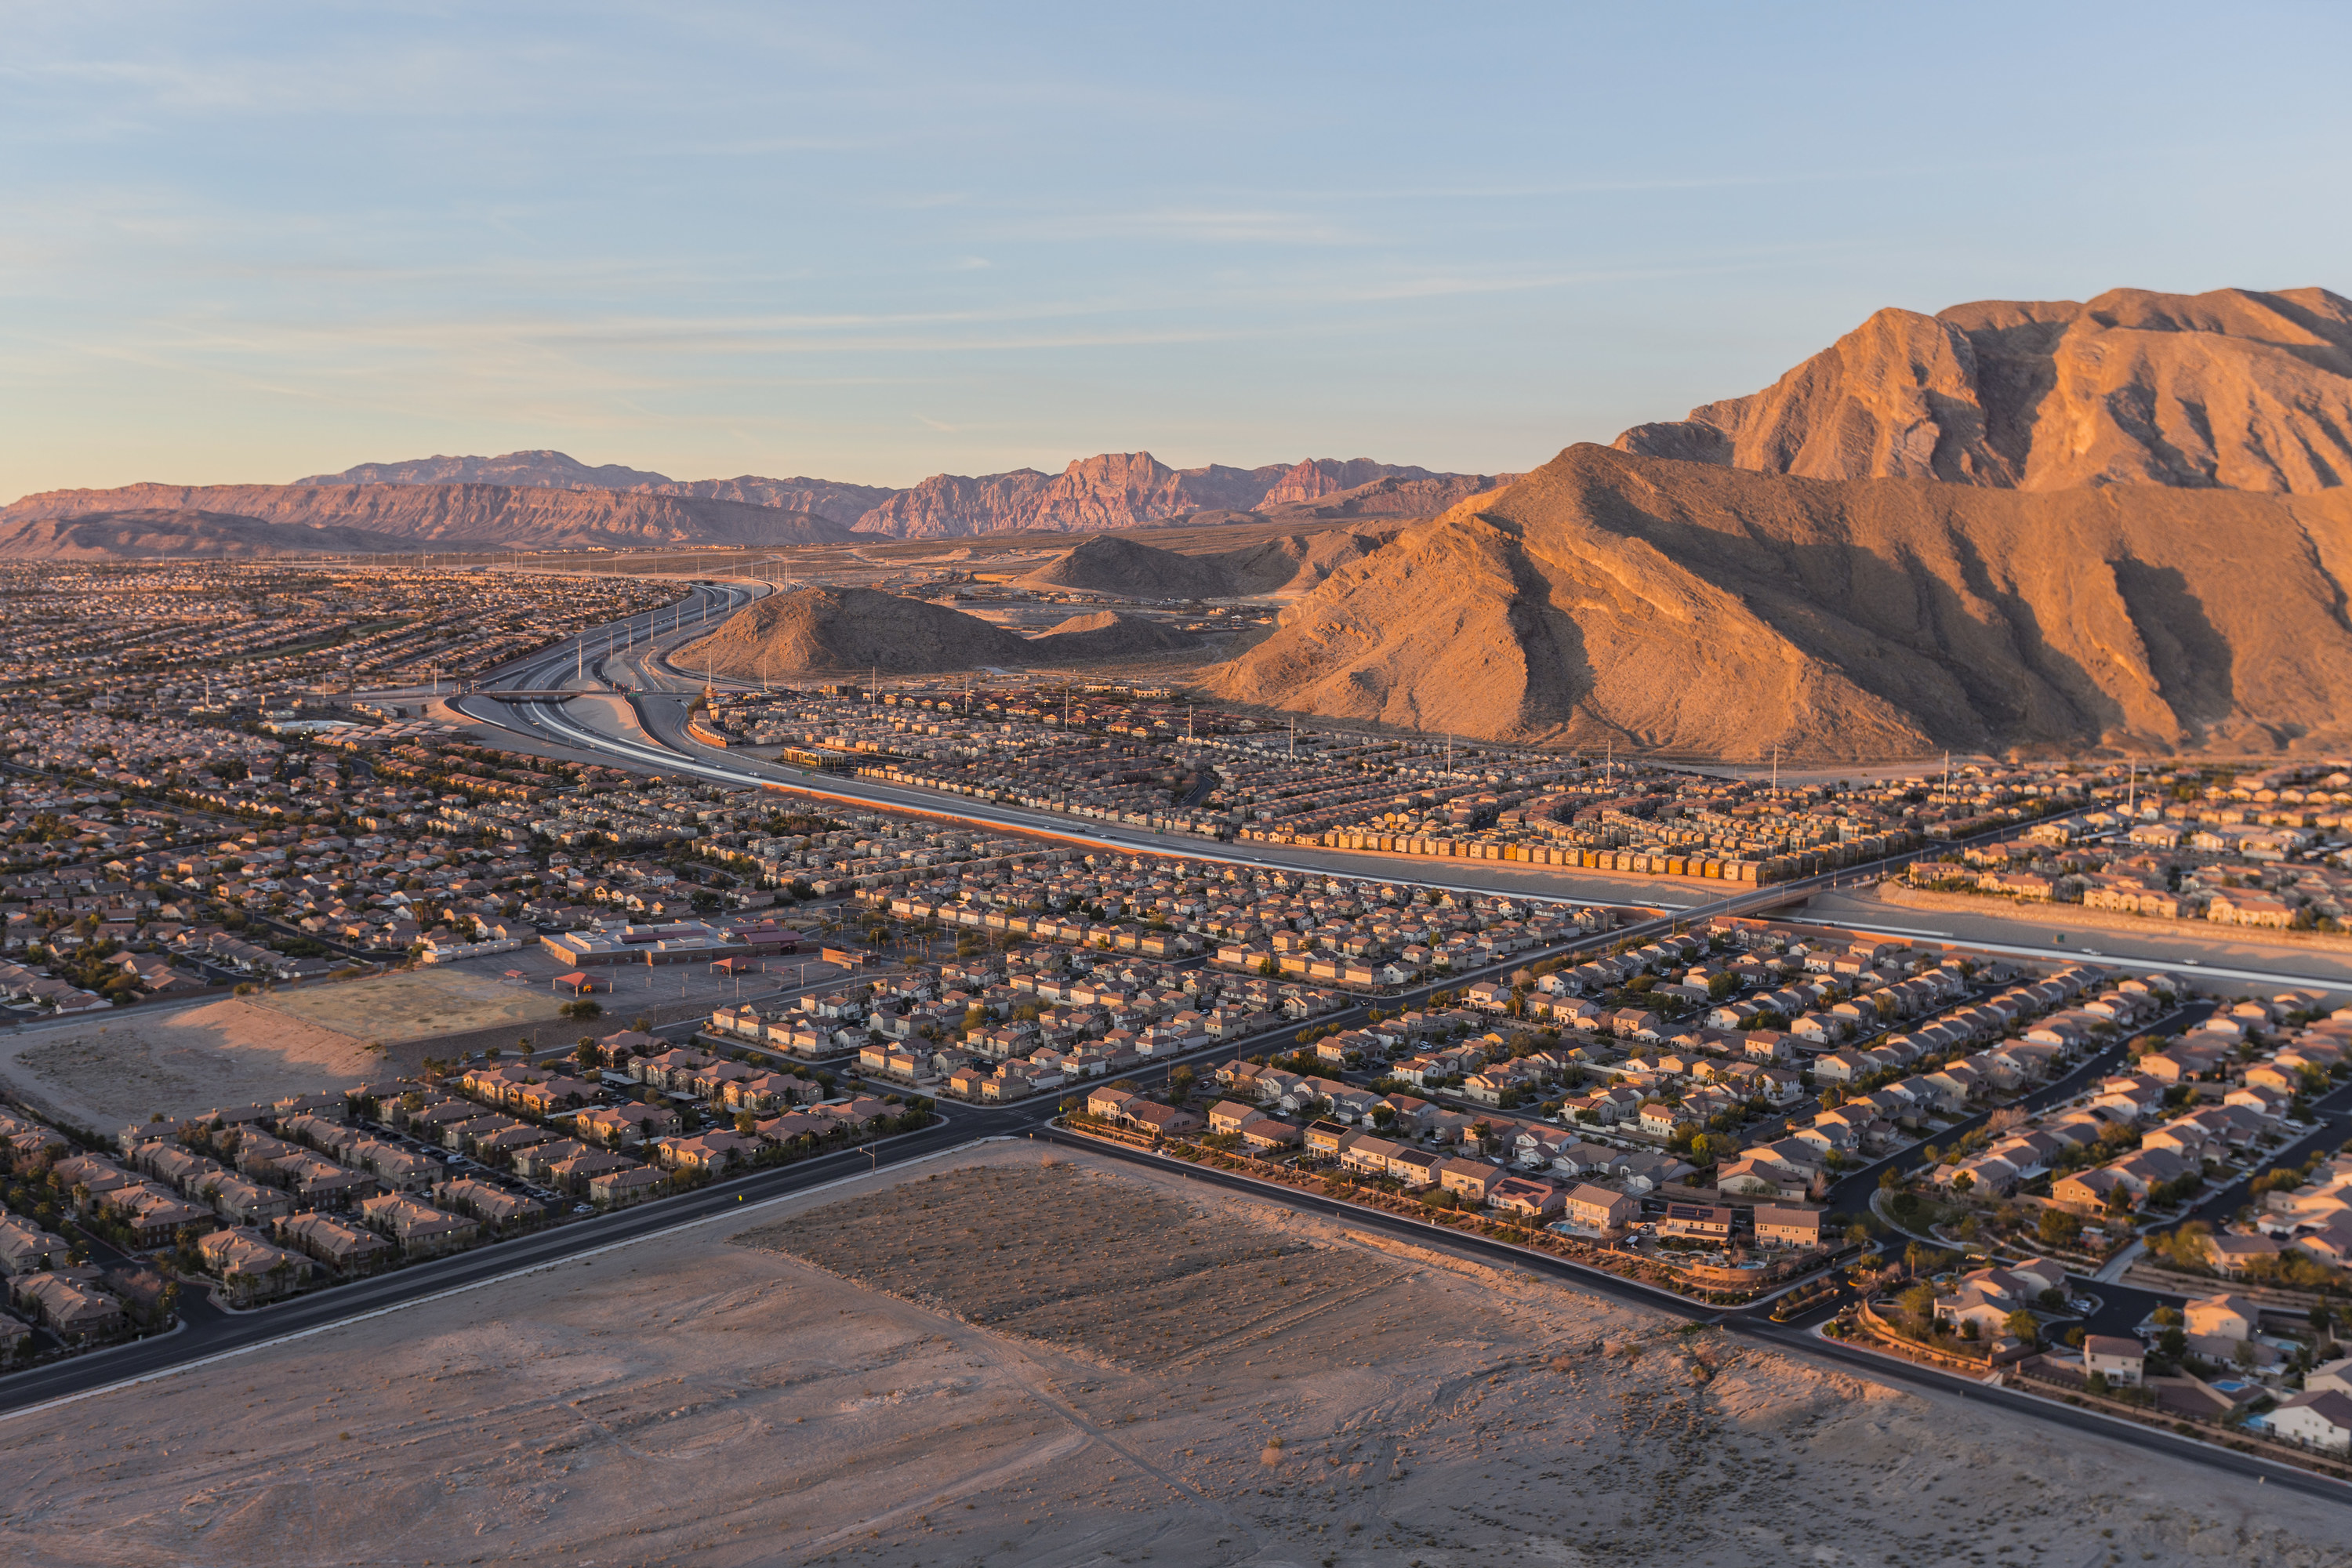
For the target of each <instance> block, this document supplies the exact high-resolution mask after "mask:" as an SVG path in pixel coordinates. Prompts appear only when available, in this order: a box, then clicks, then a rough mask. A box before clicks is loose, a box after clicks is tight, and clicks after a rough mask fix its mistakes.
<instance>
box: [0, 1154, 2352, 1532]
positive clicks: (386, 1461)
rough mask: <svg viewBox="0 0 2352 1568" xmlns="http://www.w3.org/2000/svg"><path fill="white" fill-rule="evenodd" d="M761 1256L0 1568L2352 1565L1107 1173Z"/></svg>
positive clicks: (417, 1332)
mask: <svg viewBox="0 0 2352 1568" xmlns="http://www.w3.org/2000/svg"><path fill="white" fill-rule="evenodd" d="M934 1175H936V1176H937V1177H938V1179H937V1180H936V1181H934V1180H931V1179H930V1178H931V1177H932V1176H934ZM1097 1215H1099V1216H1100V1217H1099V1218H1097V1217H1095V1216H1097ZM893 1220H903V1221H904V1222H905V1226H906V1228H905V1230H904V1231H903V1232H894V1231H891V1230H888V1229H885V1228H881V1227H882V1226H884V1225H886V1224H887V1223H889V1222H891V1221H893ZM737 1228H738V1230H739V1232H740V1234H739V1235H738V1236H737V1237H736V1238H735V1239H736V1242H737V1244H736V1245H727V1244H725V1236H724V1227H722V1226H704V1227H699V1228H698V1229H696V1230H693V1231H689V1232H686V1233H683V1234H680V1235H677V1236H674V1237H667V1238H664V1239H660V1240H656V1241H653V1242H649V1243H646V1244H643V1245H641V1246H638V1247H631V1248H627V1249H625V1250H623V1251H620V1252H616V1253H613V1254H608V1255H606V1256H605V1257H604V1258H597V1259H594V1260H593V1261H591V1262H588V1263H581V1264H571V1265H566V1266H563V1267H562V1268H556V1269H551V1270H549V1271H545V1272H542V1273H539V1274H535V1275H531V1276H528V1277H526V1278H523V1279H517V1280H513V1281H509V1282H507V1283H505V1284H501V1285H496V1286H492V1287H488V1288H487V1289H482V1290H478V1291H474V1292H471V1293H468V1294H466V1295H462V1296H457V1297H453V1298H449V1299H446V1300H441V1301H437V1302H435V1303H432V1304H430V1305H426V1306H423V1307H418V1308H415V1309H411V1310H408V1311H406V1312H404V1313H401V1314H398V1315H395V1316H394V1317H392V1318H388V1319H378V1320H374V1321H370V1322H367V1323H363V1324H358V1325H354V1326H352V1328H350V1329H346V1330H337V1331H331V1332H328V1333H324V1334H320V1335H317V1336H314V1337H312V1338H310V1339H306V1340H302V1341H299V1342H294V1343H291V1344H288V1345H284V1346H280V1347H278V1348H275V1349H271V1350H267V1351H263V1352H256V1353H255V1354H252V1355H249V1356H246V1357H242V1358H240V1359H238V1360H236V1361H233V1362H228V1363H222V1364H220V1365H217V1366H215V1367H211V1368H206V1369H204V1370H202V1371H199V1372H194V1373H188V1374H185V1375H184V1376H181V1377H178V1378H174V1379H170V1380H166V1381H164V1382H162V1383H157V1384H146V1385H142V1386H141V1387H139V1388H135V1389H131V1390H125V1391H123V1392H121V1393H118V1394H109V1395H104V1396H100V1397H99V1398H95V1399H91V1400H88V1401H84V1402H82V1403H79V1404H77V1405H70V1406H67V1407H64V1408H62V1409H58V1410H56V1411H52V1412H49V1413H47V1414H43V1415H32V1416H26V1417H22V1418H18V1419H16V1420H12V1421H8V1422H5V1423H0V1477H5V1480H0V1556H5V1559H6V1560H8V1561H12V1562H19V1563H26V1564H32V1565H37V1568H46V1565H50V1564H65V1563H73V1564H84V1563H107V1564H132V1563H136V1564H140V1565H141V1568H147V1565H151V1564H182V1563H190V1564H193V1563H238V1564H256V1565H275V1564H295V1563H368V1564H374V1563H517V1562H520V1563H542V1562H544V1563H557V1562H562V1563H572V1564H581V1565H585V1564H591V1563H600V1564H613V1563H695V1564H706V1563H715V1564H735V1563H742V1564H752V1563H761V1564H764V1563H817V1562H839V1563H849V1562H856V1563H903V1564H929V1565H942V1564H971V1563H1001V1564H1004V1565H1006V1568H1013V1565H1014V1564H1023V1565H1026V1564H1045V1565H1048V1568H1062V1565H1067V1568H1076V1565H1078V1564H1095V1563H1110V1562H1119V1563H1140V1562H1143V1561H1145V1560H1150V1561H1151V1562H1153V1563H1171V1564H1185V1565H1190V1564H1195V1563H1265V1564H1273V1563H1297V1564H1306V1563H1331V1564H1335V1565H1337V1564H1357V1563H1363V1564H1380V1565H1382V1568H1409V1565H1411V1564H1413V1563H1421V1564H1423V1565H1425V1568H1441V1565H1447V1568H1452V1565H1460V1568H1470V1565H1472V1564H1478V1565H1481V1568H1483V1565H1485V1564H1488V1563H1505V1562H1512V1561H1527V1562H1541V1563H1595V1564H1597V1563H1668V1562H1671V1563H1687V1564H1692V1565H1699V1564H1708V1563H1713V1564H1718V1565H1721V1568H1732V1565H1735V1564H1748V1563H1839V1564H1892V1563H1907V1564H1932V1563H2008V1564H2019V1565H2023V1564H2037V1563H2039V1564H2057V1563H2063V1564H2068V1565H2069V1568H2073V1565H2075V1564H2122V1563H2134V1564H2137V1563H2141V1562H2147V1561H2155V1562H2162V1563H2179V1562H2184V1561H2199V1560H2202V1561H2214V1562H2244V1563H2280V1564H2295V1565H2302V1564H2316V1563H2344V1562H2347V1560H2352V1551H2347V1548H2346V1546H2345V1545H2344V1542H2346V1540H2347V1518H2352V1515H2347V1512H2346V1511H2345V1510H2343V1509H2341V1508H2338V1507H2335V1506H2331V1505H2326V1504H2322V1503H2318V1502H2315V1501H2309V1500H2303V1499H2301V1498H2299V1497H2296V1496H2294V1495H2291V1494H2284V1493H2282V1492H2281V1491H2280V1490H2279V1489H2276V1488H2271V1489H2255V1488H2252V1487H2251V1486H2247V1485H2244V1484H2242V1483H2240V1482H2238V1481H2235V1480H2232V1479H2217V1478H2214V1477H2211V1476H2210V1475H2209V1474H2207V1473H2206V1472H2203V1471H2201V1470H2200V1469H2198V1468H2195V1467H2193V1466H2190V1465H2188V1464H2185V1463H2179V1462H2175V1461H2171V1460H2168V1459H2158V1458H2147V1457H2146V1456H2143V1455H2141V1454H2139V1453H2138V1452H2137V1451H2136V1450H2133V1449H2129V1448H2126V1447H2120V1446H2116V1445H2112V1444H2108V1443H2106V1442H2104V1441H2102V1440H2099V1439H2094V1438H2084V1437H2082V1436H2075V1435H2073V1434H2070V1433H2065V1432H2063V1431H2060V1430H2058V1429H2055V1428H2052V1427H2047V1426H2041V1425H2038V1424H2032V1423H2021V1422H2017V1421H2014V1420H2011V1419H2009V1418H2006V1417H2002V1416H1999V1415H1994V1414H1992V1413H1990V1412H1986V1411H1982V1410H1980V1409H1978V1408H1977V1407H1975V1406H1972V1405H1969V1404H1968V1403H1966V1402H1964V1401H1959V1400H1945V1399H1940V1398H1926V1397H1921V1396H1918V1395H1916V1394H1907V1393H1899V1392H1895V1391H1892V1390H1890V1389H1887V1388H1884V1387H1881V1386H1878V1385H1875V1384H1869V1383H1866V1382H1862V1381H1858V1380H1855V1379H1853V1378H1848V1377H1845V1376H1842V1375H1839V1374H1836V1373H1826V1372H1823V1371H1822V1370H1821V1369H1819V1368H1817V1367H1814V1366H1812V1365H1810V1364H1806V1363H1797V1362H1793V1361H1790V1360H1789V1359H1787V1358H1785V1357H1782V1356H1780V1355H1779V1354H1778V1353H1775V1352H1765V1351H1759V1350H1756V1349H1753V1348H1749V1347H1745V1346H1742V1345H1740V1344H1738V1343H1736V1342H1731V1341H1728V1340H1727V1339H1725V1338H1724V1337H1722V1336H1720V1335H1717V1334H1714V1333H1711V1332H1706V1331H1701V1332H1697V1333H1685V1332H1683V1331H1680V1328H1679V1326H1678V1325H1677V1324H1675V1323H1674V1322H1672V1321H1668V1320H1665V1319H1663V1318H1659V1317H1656V1316H1654V1315H1652V1314H1649V1313H1646V1312H1643V1311H1638V1310H1629V1309H1622V1308H1616V1307H1611V1306H1607V1305H1604V1304H1601V1303H1600V1302H1597V1301H1595V1300H1592V1299H1590V1298H1587V1297H1584V1296H1581V1295H1579V1294H1576V1293H1574V1292H1572V1291H1568V1290H1563V1289H1559V1288H1556V1287H1551V1286H1544V1285H1538V1284H1536V1283H1534V1282H1532V1281H1530V1280H1528V1279H1525V1278H1522V1277H1517V1276H1514V1275H1510V1274H1507V1273H1504V1272H1499V1271H1496V1270H1494V1269H1491V1268H1485V1267H1483V1266H1480V1265H1476V1264H1471V1263H1465V1262H1462V1261H1459V1260H1455V1259H1452V1258H1448V1257H1446V1256H1444V1255H1443V1254H1441V1253H1438V1252H1434V1251H1426V1250H1423V1249H1419V1248H1413V1247H1402V1246H1399V1245H1396V1244H1387V1245H1382V1244H1381V1243H1380V1242H1378V1241H1376V1240H1374V1239H1373V1238H1371V1237H1368V1236H1366V1235H1365V1234H1364V1233H1361V1232H1356V1231H1351V1230H1349V1228H1348V1227H1346V1226H1344V1225H1341V1224H1339V1223H1327V1222H1323V1221H1319V1220H1309V1219H1306V1218H1303V1217H1301V1216H1297V1215H1291V1214H1289V1213H1287V1212H1286V1211H1284V1210H1281V1209H1278V1208H1274V1207H1270V1206H1266V1205H1257V1204H1255V1203H1252V1202H1249V1201H1245V1200H1239V1199H1228V1198H1225V1197H1223V1196H1220V1195H1215V1194H1207V1193H1205V1192H1203V1191H1202V1190H1200V1189H1195V1188H1192V1187H1191V1186H1189V1185H1187V1184H1182V1183H1181V1180H1180V1179H1179V1178H1176V1177H1173V1176H1170V1177H1167V1178H1164V1179H1162V1178H1157V1177H1141V1176H1138V1175H1135V1174H1133V1173H1130V1172H1129V1171H1128V1170H1126V1169H1125V1168H1123V1167H1114V1166H1110V1165H1108V1163H1104V1164H1102V1165H1101V1166H1100V1167H1099V1168H1097V1163H1095V1162H1093V1161H1092V1160H1091V1159H1082V1160H1081V1161H1080V1162H1079V1163H1076V1164H1075V1165H1066V1166H1063V1167H1061V1168H1048V1167H1046V1166H1045V1165H1044V1164H1043V1163H1041V1161H1040V1158H1039V1154H1038V1152H1036V1151H1035V1150H1034V1149H1029V1148H1024V1147H1022V1146H1020V1145H1013V1144H1005V1145H997V1146H995V1147H994V1148H993V1149H991V1150H988V1151H968V1152H963V1153H960V1154H957V1155H952V1156H949V1157H948V1158H946V1159H945V1160H942V1161H939V1162H933V1163H930V1164H929V1165H927V1166H922V1167H918V1168H916V1169H915V1170H914V1171H913V1172H911V1173H908V1174H904V1175H898V1174H886V1175H883V1176H880V1177H877V1178H871V1179H866V1178H861V1179H858V1180H857V1181H856V1182H855V1183H854V1184H851V1185H849V1186H848V1187H846V1188H845V1189H842V1190H836V1191H834V1192H830V1193H825V1194H815V1195H813V1196H812V1197H810V1198H807V1199H803V1200H797V1201H796V1202H795V1203H793V1204H792V1205H777V1206H773V1207H769V1208H767V1209H765V1210H764V1212H761V1213H760V1214H758V1215H754V1216H752V1217H751V1219H750V1220H749V1221H748V1222H747V1223H746V1224H745V1225H743V1226H739V1227H737ZM999 1242H1003V1243H1004V1244H1005V1245H1004V1247H1003V1250H1002V1251H1000V1250H999V1249H998V1247H997V1244H998V1243H999ZM778 1248H786V1249H789V1250H778ZM810 1259H816V1260H821V1261H822V1262H823V1264H824V1267H822V1268H821V1267H819V1266H818V1263H817V1262H813V1261H809V1260H810ZM835 1269H838V1270H840V1274H838V1275H837V1274H836V1273H835V1272H833V1271H832V1270H835ZM1269 1274H1270V1275H1271V1278H1269V1277H1268V1276H1269ZM851 1275H855V1276H857V1277H860V1278H864V1279H870V1280H872V1281H873V1282H874V1284H875V1285H877V1287H882V1288H885V1289H887V1291H888V1293H887V1294H885V1293H883V1290H882V1289H866V1288H864V1287H861V1286H860V1285H857V1284H855V1283H852V1282H851V1281H850V1279H848V1278H845V1277H844V1276H851ZM1277 1440H1278V1441H1277ZM2110 1532H2111V1533H2110Z"/></svg>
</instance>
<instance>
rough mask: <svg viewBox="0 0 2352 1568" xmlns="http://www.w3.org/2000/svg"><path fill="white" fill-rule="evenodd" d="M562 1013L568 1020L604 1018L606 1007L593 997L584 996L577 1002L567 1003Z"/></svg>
mask: <svg viewBox="0 0 2352 1568" xmlns="http://www.w3.org/2000/svg"><path fill="white" fill-rule="evenodd" d="M561 1011H562V1014H563V1016H565V1017H567V1018H576V1019H583V1020H585V1019H589V1018H601V1017H603V1016H604V1004H603V1003H602V1002H599V1001H597V1000H596V999H595V998H594V997H593V996H583V997H581V998H580V999H579V1000H578V1001H576V1002H566V1003H565V1004H564V1005H563V1006H562V1009H561Z"/></svg>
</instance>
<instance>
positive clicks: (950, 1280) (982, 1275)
mask: <svg viewBox="0 0 2352 1568" xmlns="http://www.w3.org/2000/svg"><path fill="white" fill-rule="evenodd" d="M734 1239H735V1240H736V1241H737V1242H738V1243H740V1244H741V1245H743V1246H747V1247H768V1248H772V1249H773V1250H776V1251H781V1252H789V1253H791V1254H793V1256H794V1257H797V1258H805V1259H807V1260H808V1261H809V1262H811V1263H814V1264H815V1265H816V1266H817V1267H819V1268H824V1269H825V1270H827V1271H828V1272H830V1273H834V1274H838V1275H840V1276H842V1277H843V1278H844V1279H849V1280H851V1281H853V1282H855V1283H856V1284H859V1285H864V1286H867V1287H869V1288H871V1289H881V1290H887V1291H888V1292H890V1293H891V1294H893V1295H896V1296H899V1297H902V1298H904V1299H906V1300H911V1301H915V1302H918V1303H919V1304H921V1305H923V1306H927V1307H932V1308H936V1309H940V1310H946V1311H950V1312H952V1313H954V1314H956V1315H957V1316H959V1317H961V1318H962V1319H964V1320H965V1321H969V1322H971V1323H974V1324H976V1325H978V1326H980V1327H982V1328H987V1329H993V1330H996V1331H1000V1332H1003V1333H1011V1334H1018V1335H1020V1336H1021V1337H1023V1338H1024V1339H1031V1340H1037V1341H1040V1342H1044V1343H1045V1344H1049V1345H1053V1346H1055V1347H1057V1348H1059V1349H1062V1350H1066V1351H1069V1352H1073V1353H1075V1354H1077V1355H1081V1356H1085V1357H1087V1358H1088V1359H1091V1360H1095V1361H1098V1362H1100V1363H1103V1364H1105V1365H1120V1366H1129V1367H1148V1368H1153V1369H1164V1368H1167V1367H1170V1366H1172V1365H1176V1364H1179V1363H1184V1362H1188V1361H1191V1360H1193V1359H1195V1358H1196V1357H1198V1356H1199V1355H1201V1354H1202V1352H1206V1351H1208V1350H1210V1349H1212V1348H1213V1347H1219V1346H1229V1345H1232V1344H1238V1343H1242V1342H1248V1341H1251V1340H1254V1339H1259V1338H1265V1337H1266V1336H1267V1335H1268V1334H1270V1333H1271V1332H1272V1331H1274V1330H1276V1328H1278V1327H1279V1326H1281V1325H1285V1324H1288V1323H1290V1322H1293V1321H1304V1320H1305V1319H1307V1318H1310V1317H1313V1316H1315V1315H1316V1314H1318V1313H1319V1312H1323V1311H1327V1310H1330V1309H1331V1308H1333V1307H1336V1306H1338V1305H1339V1304H1341V1303H1343V1302H1345V1301H1349V1300H1354V1299H1355V1298H1357V1297H1360V1296H1361V1295H1364V1294H1366V1293H1368V1292H1370V1291H1372V1290H1375V1289H1380V1288H1381V1287H1382V1286H1384V1285H1386V1284H1387V1283H1389V1281H1390V1279H1391V1275H1392V1274H1393V1272H1394V1270H1393V1269H1392V1268H1389V1267H1388V1266H1386V1265H1384V1264H1383V1263H1381V1262H1380V1261H1377V1260H1375V1259H1373V1258H1368V1257H1365V1256H1363V1255H1361V1254H1360V1253H1357V1252H1354V1251H1343V1250H1338V1249H1334V1248H1329V1247H1311V1246H1309V1245H1307V1243H1306V1242H1304V1241H1302V1240H1299V1239H1297V1238H1294V1237H1282V1236H1279V1235H1276V1234H1274V1233H1271V1232H1268V1231H1265V1230H1264V1229H1261V1228H1259V1227H1257V1226H1247V1225H1244V1226H1234V1225H1230V1224H1224V1223H1220V1221H1219V1220H1218V1219H1217V1218H1215V1217H1213V1216H1212V1215H1208V1214H1206V1213H1203V1212H1202V1211H1201V1210H1199V1209H1197V1208H1195V1207H1194V1206H1193V1205H1191V1204H1188V1203H1186V1202H1184V1201H1182V1199H1181V1197H1179V1196H1177V1195H1175V1194H1167V1193H1161V1192H1158V1191H1155V1190H1153V1189H1151V1188H1150V1187H1147V1186H1144V1185H1143V1184H1139V1183H1137V1182H1133V1181H1127V1180H1122V1179H1120V1178H1118V1177H1115V1176H1104V1175H1097V1174H1094V1173H1088V1172H1084V1171H1081V1170H1079V1169H1078V1168H1077V1167H1076V1165H1074V1164H1071V1163H1061V1164H1055V1165H1030V1164H1024V1165H1019V1166H1013V1167H1006V1166H1002V1165H973V1166H967V1167H964V1168H963V1169H961V1170H956V1171H951V1172H948V1173H944V1174H935V1175H932V1176H929V1177H928V1178H926V1179H925V1180H922V1181H919V1182H910V1183H907V1184H901V1185H898V1186H895V1187H891V1188H889V1189H887V1190H885V1191H883V1192H879V1193H876V1194H872V1195H870V1196H867V1197H865V1198H861V1199H858V1200H856V1201H855V1202H851V1203H842V1204H835V1205H833V1206H831V1207H829V1208H826V1209H823V1210H821V1211H819V1212H817V1213H815V1214H813V1215H807V1216H805V1217H803V1218H799V1219H794V1220H789V1221H786V1222H783V1223H782V1224H779V1225H775V1226H763V1227H761V1228H760V1229H757V1230H751V1231H745V1232H743V1233H741V1234H740V1235H739V1236H737V1237H735V1238H734Z"/></svg>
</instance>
